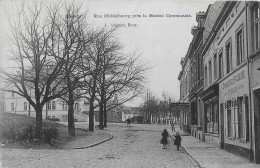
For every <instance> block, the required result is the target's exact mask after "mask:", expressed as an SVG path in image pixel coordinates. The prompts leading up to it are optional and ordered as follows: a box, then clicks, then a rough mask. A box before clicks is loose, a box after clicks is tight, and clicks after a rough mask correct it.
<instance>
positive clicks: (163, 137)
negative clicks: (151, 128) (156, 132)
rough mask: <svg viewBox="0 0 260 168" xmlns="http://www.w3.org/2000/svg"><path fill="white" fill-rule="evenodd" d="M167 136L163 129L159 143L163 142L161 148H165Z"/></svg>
mask: <svg viewBox="0 0 260 168" xmlns="http://www.w3.org/2000/svg"><path fill="white" fill-rule="evenodd" d="M168 136H169V133H168V131H167V130H166V129H164V130H163V132H162V139H161V144H163V149H166V145H167V144H168Z"/></svg>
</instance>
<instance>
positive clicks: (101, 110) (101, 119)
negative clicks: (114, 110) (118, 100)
mask: <svg viewBox="0 0 260 168" xmlns="http://www.w3.org/2000/svg"><path fill="white" fill-rule="evenodd" d="M103 110H104V109H103V102H102V100H101V103H100V104H99V129H102V130H103V129H104V120H103V119H104V113H103V112H104V111H103Z"/></svg>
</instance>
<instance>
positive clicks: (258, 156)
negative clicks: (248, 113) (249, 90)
mask: <svg viewBox="0 0 260 168" xmlns="http://www.w3.org/2000/svg"><path fill="white" fill-rule="evenodd" d="M254 97H255V100H254V122H255V162H256V163H260V89H258V90H257V91H255V94H254Z"/></svg>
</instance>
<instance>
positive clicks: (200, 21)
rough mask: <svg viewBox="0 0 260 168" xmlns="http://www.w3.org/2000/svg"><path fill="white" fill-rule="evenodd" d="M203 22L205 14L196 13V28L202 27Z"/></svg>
mask: <svg viewBox="0 0 260 168" xmlns="http://www.w3.org/2000/svg"><path fill="white" fill-rule="evenodd" d="M205 20H206V13H205V12H198V13H197V14H196V21H197V22H198V28H200V27H204V23H205Z"/></svg>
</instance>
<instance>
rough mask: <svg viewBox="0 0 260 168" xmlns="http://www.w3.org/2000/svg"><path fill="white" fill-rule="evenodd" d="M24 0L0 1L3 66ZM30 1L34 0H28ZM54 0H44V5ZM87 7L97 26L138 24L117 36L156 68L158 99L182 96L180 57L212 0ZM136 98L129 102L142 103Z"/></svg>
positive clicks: (112, 1) (141, 0) (113, 0)
mask: <svg viewBox="0 0 260 168" xmlns="http://www.w3.org/2000/svg"><path fill="white" fill-rule="evenodd" d="M21 2H22V1H21V0H0V58H1V66H3V67H6V66H10V65H8V56H7V55H8V54H7V53H8V52H7V51H6V50H8V47H9V44H8V42H9V41H8V38H7V34H8V33H9V30H10V28H9V25H8V24H9V23H8V20H9V19H10V17H8V16H12V15H14V14H15V12H16V11H17V8H19V7H20V6H21ZM25 2H26V4H30V3H31V2H33V0H27V1H26V0H25ZM50 2H51V1H50V0H49V1H44V3H45V4H48V3H50ZM75 2H76V3H82V4H83V6H84V7H85V8H86V9H87V10H88V18H86V19H89V21H90V23H91V24H94V25H95V26H103V25H105V24H106V25H111V23H120V24H126V25H127V24H128V23H133V24H137V27H126V28H121V29H120V31H119V32H118V38H119V39H120V41H121V42H122V43H123V44H124V46H125V51H126V53H130V52H132V51H137V52H138V53H142V59H143V60H144V61H145V62H148V64H149V65H150V66H153V69H152V70H151V71H150V72H149V74H148V78H149V83H148V84H147V87H148V88H149V89H150V90H151V92H152V93H153V94H154V95H155V96H156V97H158V98H162V92H163V91H164V92H165V93H167V95H168V96H171V97H173V98H174V100H178V99H179V92H180V91H179V90H180V88H179V81H178V79H177V77H178V74H179V72H180V70H181V65H180V60H181V57H184V56H185V54H186V52H187V50H188V46H189V44H190V42H191V39H192V35H191V27H192V26H196V25H197V22H196V13H197V12H199V11H206V10H207V7H208V5H209V4H212V3H213V1H174V0H99V1H95V0H82V1H75ZM94 14H100V15H102V17H103V15H104V14H128V15H135V14H139V15H143V14H146V15H149V14H163V15H166V14H190V15H191V16H192V17H188V18H166V17H164V18H149V17H147V18H144V17H141V18H130V19H122V18H116V19H107V18H94ZM139 104H140V102H139V101H137V100H136V101H133V102H132V104H130V105H136V106H137V105H139Z"/></svg>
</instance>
